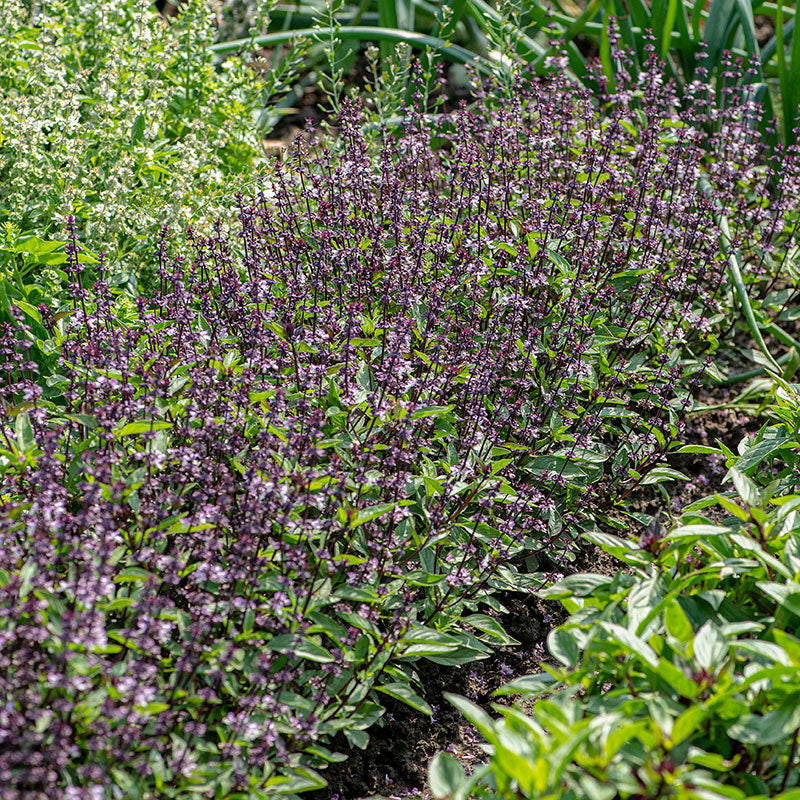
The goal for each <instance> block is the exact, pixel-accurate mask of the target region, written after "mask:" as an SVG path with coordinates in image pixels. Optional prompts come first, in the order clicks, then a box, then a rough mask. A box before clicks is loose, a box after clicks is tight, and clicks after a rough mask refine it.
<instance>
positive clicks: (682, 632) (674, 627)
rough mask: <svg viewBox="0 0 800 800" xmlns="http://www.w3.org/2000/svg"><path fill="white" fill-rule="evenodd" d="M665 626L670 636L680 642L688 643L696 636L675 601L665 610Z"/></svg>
mask: <svg viewBox="0 0 800 800" xmlns="http://www.w3.org/2000/svg"><path fill="white" fill-rule="evenodd" d="M664 626H665V627H666V629H667V632H668V633H669V634H670V636H674V637H675V638H676V639H677V640H678V641H679V642H688V641H689V640H690V639H691V638H692V636H693V635H694V631H693V630H692V624H691V622H689V618H688V617H687V616H686V614H685V613H684V611H683V609H682V608H681V606H680V603H678V601H677V600H673V601H672V602H671V603H670V604H669V605H668V606H667V607H666V608H665V609H664Z"/></svg>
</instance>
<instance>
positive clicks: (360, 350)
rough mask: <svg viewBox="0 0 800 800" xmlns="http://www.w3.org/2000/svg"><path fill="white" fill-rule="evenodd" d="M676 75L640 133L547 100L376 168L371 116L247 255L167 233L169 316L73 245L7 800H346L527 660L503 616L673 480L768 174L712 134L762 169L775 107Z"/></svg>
mask: <svg viewBox="0 0 800 800" xmlns="http://www.w3.org/2000/svg"><path fill="white" fill-rule="evenodd" d="M556 66H558V65H557V64H556ZM646 77H647V79H646V80H644V81H643V82H642V84H641V86H640V87H633V89H632V90H634V91H637V92H640V93H641V94H642V98H643V99H642V100H640V107H642V108H644V109H646V111H645V112H644V114H643V115H641V114H639V112H634V111H632V110H631V106H630V103H629V100H630V99H631V98H630V96H629V95H627V94H625V93H622V94H620V95H618V96H617V97H616V98H615V106H614V109H615V111H614V113H613V114H612V115H611V116H607V115H605V114H603V113H602V112H601V110H600V109H599V108H598V107H597V105H596V104H595V103H593V101H592V100H591V98H590V97H589V96H587V95H586V94H582V93H579V92H575V91H567V90H566V89H567V87H566V85H565V84H564V82H563V80H562V79H559V78H558V77H552V78H549V79H547V80H539V79H531V80H527V79H520V80H519V82H518V85H517V87H516V92H515V94H514V98H515V99H514V100H513V101H512V102H509V103H508V104H506V105H504V106H503V107H501V108H499V109H497V108H495V106H496V104H494V103H492V102H491V97H490V95H487V97H486V98H484V100H483V103H482V104H479V105H478V106H476V107H475V108H473V109H470V110H466V109H462V110H461V111H459V112H458V113H455V114H452V115H449V116H442V117H440V118H439V121H438V123H436V125H435V127H434V128H433V129H431V128H429V127H428V126H427V124H425V123H424V121H423V118H422V116H421V115H420V114H419V113H416V112H409V114H408V118H407V120H406V122H405V124H404V126H403V128H402V130H400V131H398V132H397V133H389V132H387V133H386V135H385V138H384V142H383V144H382V146H381V148H380V149H379V150H378V151H377V152H373V151H372V150H371V144H370V142H368V141H367V140H366V139H365V138H364V135H363V131H362V127H361V123H360V118H359V111H358V107H357V105H355V104H345V106H344V113H343V115H342V118H341V120H340V122H339V127H340V137H339V139H338V141H336V142H335V143H331V144H328V145H326V144H320V145H315V146H314V147H313V148H310V147H309V146H308V145H307V143H305V142H304V141H303V140H300V141H299V142H298V144H297V146H296V148H295V149H294V151H293V154H292V156H291V158H290V159H289V160H287V161H286V162H285V163H282V164H277V165H276V168H275V171H274V174H273V176H272V178H271V179H270V180H269V182H267V183H265V184H264V185H263V186H262V187H261V190H260V192H259V193H258V194H257V195H256V196H255V197H246V196H244V195H240V196H239V198H238V208H237V212H238V220H239V226H238V229H237V230H236V231H235V235H230V236H229V235H227V234H226V232H225V228H224V226H223V225H222V224H220V225H218V226H217V228H216V231H215V233H214V234H213V235H211V236H201V235H200V234H198V233H196V232H193V231H191V230H189V231H187V234H186V240H185V244H186V245H188V246H189V247H190V248H191V249H192V250H193V256H192V257H191V258H190V259H183V258H182V257H181V256H173V255H170V247H171V245H170V240H169V237H168V236H167V234H166V232H164V234H163V235H162V237H161V239H160V241H159V243H158V273H157V274H158V283H159V285H158V287H157V289H156V291H155V293H154V295H153V297H151V298H144V297H139V298H135V299H134V298H132V297H130V296H129V295H128V294H126V293H125V292H124V291H123V290H122V289H120V288H119V287H117V286H115V285H112V284H111V282H110V281H109V272H110V270H109V265H108V264H107V263H106V261H105V259H103V258H98V259H97V260H96V261H94V262H87V261H86V260H85V259H84V254H83V253H82V249H81V244H80V240H79V236H78V232H77V229H76V224H77V223H76V220H74V219H72V218H70V220H69V225H70V233H69V238H68V242H67V245H66V247H65V254H64V255H65V258H66V262H65V265H64V271H65V275H66V276H67V278H68V282H69V286H70V299H69V300H68V301H67V302H66V303H64V304H63V305H62V306H60V307H58V308H53V307H51V306H48V305H46V304H42V305H41V306H40V307H38V308H37V307H34V306H32V305H31V304H23V303H19V302H15V303H13V304H12V307H11V313H12V314H13V316H14V322H13V324H9V323H4V324H3V326H2V328H0V337H1V338H0V359H2V368H3V370H4V371H5V374H6V375H7V376H8V379H7V380H6V381H5V382H4V384H3V386H2V390H1V391H2V398H3V416H2V445H0V470H2V475H3V483H2V487H3V488H2V494H1V495H0V610H1V612H0V686H1V687H2V693H3V696H4V697H5V698H7V700H6V703H5V705H4V706H3V709H2V711H0V780H1V781H2V782H3V784H4V786H8V787H13V788H12V789H10V790H9V792H8V793H7V795H8V800H16V799H17V798H23V797H30V796H35V795H36V794H37V793H39V794H42V795H46V796H48V797H64V798H77V797H83V796H90V797H92V798H95V797H96V798H120V797H126V798H128V797H132V798H136V797H142V798H150V797H183V796H185V795H186V793H187V792H192V793H197V794H201V795H204V796H207V797H215V798H244V797H248V798H249V797H267V796H272V795H273V794H275V793H283V794H291V793H295V792H298V791H302V790H304V789H309V788H315V787H319V786H321V785H323V784H324V781H323V779H322V778H321V777H320V775H319V773H318V772H316V771H315V768H316V767H318V766H319V765H324V764H325V762H328V761H331V760H336V759H339V758H341V756H340V755H339V754H337V753H335V752H333V751H332V750H331V749H330V746H331V741H332V739H333V738H334V736H336V734H340V735H341V736H342V737H344V739H345V740H346V741H347V742H349V744H351V745H354V746H364V745H365V744H366V742H367V740H368V735H369V734H368V729H369V728H370V726H372V725H374V724H375V723H377V722H378V721H379V720H380V718H381V715H382V713H383V708H382V705H381V697H385V696H390V697H393V698H397V699H400V700H402V701H404V702H407V703H409V704H410V705H412V706H414V707H415V708H418V709H420V710H422V711H427V710H428V709H427V706H426V703H425V701H424V699H423V698H422V697H421V696H420V693H419V691H418V677H417V673H416V671H415V664H416V663H417V662H418V661H419V659H421V658H428V659H432V660H433V661H436V662H437V663H442V664H462V663H466V662H469V661H472V660H474V659H478V658H482V657H484V656H485V655H486V654H487V653H488V652H489V651H490V646H491V645H492V644H497V643H507V642H509V637H508V636H507V634H506V633H505V632H504V630H503V628H502V627H501V625H500V624H499V622H498V621H497V615H498V613H499V612H501V611H503V607H502V605H501V603H500V601H499V600H498V598H497V596H496V595H497V593H498V592H499V591H507V590H512V591H519V590H525V589H526V588H531V587H538V586H541V585H543V584H544V583H546V582H548V581H550V580H552V578H553V577H554V574H555V573H556V572H557V571H558V570H560V569H561V567H562V565H563V564H564V563H565V562H566V561H568V560H569V559H570V557H571V549H572V546H573V542H574V541H575V538H576V536H577V534H578V533H579V532H580V531H581V530H583V529H585V528H587V527H590V528H593V527H595V526H596V525H597V524H614V520H615V519H616V515H617V514H616V512H617V510H618V508H617V507H618V506H620V505H621V504H622V503H623V502H624V499H625V497H626V494H627V493H628V492H630V491H631V490H632V489H633V488H634V487H635V486H637V485H640V484H642V483H646V482H657V481H659V480H662V479H664V478H666V477H669V476H670V474H671V473H670V472H669V471H665V469H664V468H663V465H662V461H663V455H664V453H665V451H666V449H667V448H668V447H669V446H670V443H671V442H672V440H673V439H674V438H675V436H676V434H677V433H678V431H679V428H680V424H681V415H682V412H683V410H684V409H685V408H686V407H687V406H688V405H689V404H690V403H691V398H690V395H689V391H690V388H691V386H692V383H693V382H696V381H698V380H699V379H700V377H701V376H702V374H703V369H704V366H703V360H702V358H701V357H700V356H701V351H703V350H704V348H707V347H708V346H709V345H710V344H713V341H712V340H710V339H709V338H708V336H707V333H706V331H709V330H711V329H713V326H714V324H715V323H714V320H713V315H714V314H716V313H717V312H718V311H719V306H718V300H717V298H718V296H719V293H720V292H721V291H722V290H723V289H724V288H725V281H726V278H725V270H726V266H727V264H728V261H729V259H728V258H727V256H726V254H725V252H724V251H723V248H722V246H721V245H720V240H719V235H718V233H719V231H718V218H719V215H720V214H721V213H724V212H725V211H726V210H732V209H733V208H736V207H738V206H737V203H738V198H739V197H740V196H741V195H742V193H743V192H746V191H747V190H748V189H749V188H750V187H752V185H754V183H753V182H756V183H757V180H758V176H759V174H760V173H759V171H758V170H759V168H758V166H757V164H756V162H755V159H754V158H750V157H749V156H748V153H750V151H749V150H746V149H743V150H741V152H742V154H743V155H742V156H741V158H742V163H741V164H740V168H739V169H738V170H737V171H736V172H735V173H733V172H732V171H729V170H727V169H723V168H722V167H723V166H724V165H720V164H719V163H718V162H717V161H716V156H715V151H714V150H711V149H710V144H711V142H712V140H710V139H709V138H708V136H707V135H706V134H704V132H703V129H702V126H701V125H700V123H701V122H702V121H703V119H702V118H700V117H698V114H706V113H707V114H716V115H717V116H718V117H719V119H717V120H716V122H717V123H719V124H718V125H717V126H716V127H715V130H721V129H724V130H728V131H729V132H730V133H729V134H728V135H731V136H733V135H734V134H735V135H736V136H737V137H739V138H740V139H741V140H742V141H747V137H748V136H749V135H750V127H749V119H750V116H749V114H750V106H748V104H747V103H746V102H743V101H737V100H736V98H732V100H731V103H730V104H729V105H728V106H727V107H726V109H725V110H724V111H720V112H717V111H714V109H713V107H709V106H707V105H704V102H705V100H704V98H703V96H701V95H699V94H698V96H697V98H696V103H695V104H694V105H693V106H691V107H690V108H689V109H688V110H685V111H681V110H680V109H679V108H678V107H677V105H676V102H675V98H674V96H673V95H672V93H671V91H670V90H669V88H668V87H665V86H663V85H662V84H661V82H660V78H659V73H658V71H657V67H655V66H654V67H653V68H652V70H651V72H649V73H648V75H647V76H646ZM726 126H727V127H726ZM432 142H433V143H435V145H436V146H435V148H434V147H433V146H432ZM748 159H749V160H748ZM703 174H705V175H706V176H707V179H708V181H709V182H710V185H711V186H712V188H713V192H714V194H713V199H714V202H713V203H712V202H710V201H709V200H708V196H707V191H706V190H705V189H704V188H702V187H701V186H699V185H698V179H699V178H700V177H701V176H702V175H703ZM746 219H748V217H747V216H746V215H744V214H740V220H742V221H743V222H742V224H744V221H745V220H746ZM753 219H756V222H757V221H758V218H757V217H754V218H753ZM754 224H755V223H754ZM751 233H752V234H753V236H754V237H755V236H757V235H758V230H757V229H756V230H753V231H751ZM182 249H184V248H183V247H181V248H179V250H182ZM619 581H623V582H624V579H623V578H620V579H619ZM615 585H616V584H615Z"/></svg>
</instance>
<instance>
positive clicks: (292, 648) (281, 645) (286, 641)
mask: <svg viewBox="0 0 800 800" xmlns="http://www.w3.org/2000/svg"><path fill="white" fill-rule="evenodd" d="M266 646H267V647H268V648H269V649H270V650H275V651H276V652H278V653H285V654H287V655H289V654H294V655H295V656H298V657H300V658H307V659H308V660H309V661H316V662H319V663H320V664H329V663H330V662H332V661H333V660H334V658H333V656H332V655H331V654H330V653H329V652H328V651H327V650H326V649H325V648H324V647H320V646H319V645H318V644H315V643H314V642H311V641H309V640H308V639H306V638H303V637H300V636H295V635H294V634H291V633H284V634H281V635H280V636H273V637H272V639H270V640H269V642H267V645H266Z"/></svg>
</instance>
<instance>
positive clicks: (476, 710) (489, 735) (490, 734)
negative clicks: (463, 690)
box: [444, 692, 496, 742]
mask: <svg viewBox="0 0 800 800" xmlns="http://www.w3.org/2000/svg"><path fill="white" fill-rule="evenodd" d="M444 697H445V700H447V702H448V703H450V704H451V705H453V706H455V708H456V709H457V710H458V711H460V712H461V713H462V714H463V715H464V716H465V717H466V718H467V720H469V721H470V722H471V723H472V724H473V725H474V726H475V727H476V728H477V729H478V731H479V732H480V733H481V734H482V735H483V736H484V738H485V739H486V740H487V741H489V742H493V741H495V740H496V736H495V730H494V721H493V720H492V718H491V717H490V716H489V715H488V714H487V713H486V712H485V711H484V710H483V709H482V708H481V707H480V706H477V705H475V703H472V702H470V701H469V700H467V698H466V697H460V696H459V695H457V694H450V693H449V692H446V693H445V695H444Z"/></svg>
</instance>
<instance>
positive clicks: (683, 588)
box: [431, 387, 800, 800]
mask: <svg viewBox="0 0 800 800" xmlns="http://www.w3.org/2000/svg"><path fill="white" fill-rule="evenodd" d="M796 390H797V387H794V388H793V390H792V391H791V392H790V390H789V388H788V387H787V388H786V389H785V391H784V392H783V393H782V394H783V396H782V397H781V396H779V401H778V406H777V407H776V409H775V412H776V413H777V414H778V415H779V416H781V417H783V418H784V422H783V423H781V425H779V426H771V427H768V428H765V429H763V430H762V431H761V432H760V433H759V435H758V437H756V439H755V440H753V441H748V442H747V443H746V445H744V446H743V447H742V448H741V454H740V455H739V456H738V457H737V456H734V455H733V454H730V453H729V457H730V460H729V465H730V466H731V467H732V469H731V473H730V475H731V478H732V480H733V483H734V487H735V493H733V496H725V497H723V496H718V498H717V500H718V502H719V504H720V505H721V506H722V511H723V513H724V512H727V513H728V514H730V515H731V516H730V517H729V518H727V519H725V520H724V524H721V525H720V524H713V523H712V522H711V521H710V520H709V519H706V518H704V517H702V516H700V513H699V510H698V509H695V510H689V511H688V512H687V513H686V514H685V515H684V517H683V519H682V524H681V525H680V526H679V527H677V528H675V529H674V530H672V531H669V532H666V531H663V530H660V529H659V528H658V527H657V526H651V530H650V531H648V533H647V534H645V535H644V536H643V537H642V539H641V540H640V542H639V546H638V547H637V546H636V545H635V544H633V543H630V542H628V541H626V540H623V539H619V538H617V537H615V536H611V535H609V534H605V533H600V532H597V533H594V534H588V535H587V538H589V539H590V540H591V541H592V542H594V543H595V544H597V545H599V546H600V547H601V548H602V549H603V550H605V551H606V552H608V553H610V554H612V555H614V556H615V557H616V558H619V559H621V560H622V561H623V562H625V563H626V564H627V568H626V570H625V571H621V572H619V573H618V574H617V575H615V576H614V577H610V576H604V575H578V576H571V577H569V578H566V579H565V580H563V581H561V582H560V583H558V584H555V585H554V586H552V587H550V588H549V589H547V590H545V591H543V592H541V595H542V596H543V597H547V598H550V599H558V600H560V601H561V602H562V603H563V604H564V606H565V607H566V608H567V609H568V610H569V611H570V612H571V613H572V616H571V617H570V619H569V620H568V621H567V623H566V624H564V625H562V626H561V627H559V628H557V629H556V630H555V631H553V632H552V634H551V635H550V638H549V641H548V645H549V649H550V653H551V655H552V657H553V658H554V660H555V661H556V662H557V666H553V665H551V664H543V665H542V666H543V669H544V672H543V673H542V674H539V675H533V676H530V677H527V678H521V679H518V680H516V681H514V682H512V683H511V684H508V685H507V686H505V687H504V688H502V689H501V690H499V691H498V694H500V695H515V696H521V697H522V698H523V699H524V700H525V701H526V703H527V704H528V705H527V706H526V707H527V708H530V704H531V703H533V711H532V713H530V714H525V713H523V711H522V710H521V708H520V707H519V706H518V705H514V706H512V707H508V706H500V705H496V706H495V707H494V708H495V710H496V711H498V712H500V717H499V719H492V718H491V717H490V716H489V715H487V714H486V713H485V712H484V711H483V710H481V709H480V708H478V707H476V706H474V705H473V704H471V703H469V702H468V701H466V700H465V699H463V698H457V697H453V698H451V701H452V702H453V703H454V704H455V705H456V706H457V707H458V708H459V709H460V710H461V711H462V712H463V713H464V714H465V716H466V717H467V718H468V719H469V720H470V721H471V722H472V723H473V724H474V725H475V726H476V727H477V728H478V730H479V731H480V733H481V734H482V735H483V737H484V738H485V739H486V741H487V743H488V744H489V746H490V753H491V761H490V762H489V764H488V765H487V767H485V768H484V770H483V771H482V772H480V773H479V778H480V783H478V782H477V781H476V780H475V778H473V779H471V783H470V781H468V780H467V778H466V776H464V775H461V774H459V773H457V771H456V770H455V769H454V768H453V766H452V765H449V764H448V763H447V762H445V761H443V760H442V759H441V758H440V759H438V760H437V761H436V762H435V763H434V764H433V765H432V767H431V786H432V788H433V789H434V791H435V794H436V796H437V797H442V798H444V797H464V796H468V795H470V794H473V795H475V796H486V797H509V798H511V797H514V798H517V797H530V798H534V797H535V798H545V797H546V798H569V799H570V800H572V798H592V799H594V798H597V799H598V800H612V798H628V797H637V798H642V797H653V798H655V797H680V798H687V800H688V798H698V799H699V798H723V797H728V798H734V799H735V800H738V798H745V797H748V798H752V797H780V798H785V800H789V798H796V797H797V796H798V794H800V786H798V777H799V776H800V771H798V764H797V758H798V755H799V753H798V736H799V735H800V710H799V709H800V530H798V528H800V525H798V518H797V513H798V508H800V497H797V496H796V495H794V494H788V495H783V496H774V494H775V492H776V491H780V490H781V489H784V490H786V489H788V488H789V484H790V483H791V480H794V487H795V488H796V485H797V475H796V474H794V475H793V477H792V479H789V472H788V470H789V469H790V467H789V466H786V468H785V469H784V471H783V472H782V473H779V475H778V477H777V478H776V480H775V481H771V482H770V483H769V484H767V485H764V480H763V476H764V469H765V468H766V467H768V466H771V465H774V463H775V462H776V461H777V460H778V459H784V460H786V459H791V460H792V461H794V456H793V452H794V451H793V448H794V447H796V442H794V441H793V439H794V438H795V435H796V432H797V424H798V420H799V419H800V417H799V416H798V411H799V410H800V404H798V395H797V393H796ZM790 441H791V444H790ZM737 466H738V467H740V468H739V469H737ZM793 468H794V464H793V465H792V469H793ZM748 472H749V473H751V474H753V475H754V478H751V477H748V475H747V473H748ZM759 475H760V476H761V479H759ZM700 505H703V506H705V507H707V506H708V503H704V504H700Z"/></svg>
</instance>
